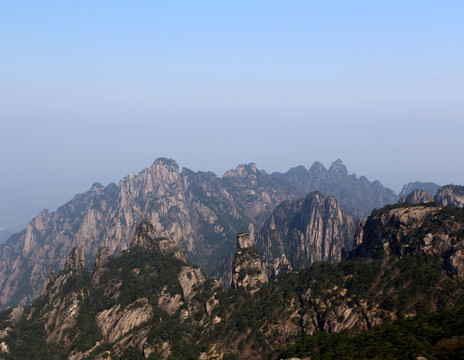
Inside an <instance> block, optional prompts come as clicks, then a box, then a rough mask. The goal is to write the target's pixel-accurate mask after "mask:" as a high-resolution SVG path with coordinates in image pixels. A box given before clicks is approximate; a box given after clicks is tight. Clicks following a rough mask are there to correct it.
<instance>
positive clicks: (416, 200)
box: [398, 189, 434, 204]
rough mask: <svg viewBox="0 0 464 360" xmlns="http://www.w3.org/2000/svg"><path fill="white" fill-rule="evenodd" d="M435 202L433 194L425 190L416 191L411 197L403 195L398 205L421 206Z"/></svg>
mask: <svg viewBox="0 0 464 360" xmlns="http://www.w3.org/2000/svg"><path fill="white" fill-rule="evenodd" d="M431 201H434V199H433V196H432V194H430V193H429V192H428V191H427V190H424V189H416V190H414V191H413V192H411V193H410V194H409V195H407V196H405V195H403V196H402V197H401V198H400V200H399V201H398V203H408V204H421V203H427V202H431Z"/></svg>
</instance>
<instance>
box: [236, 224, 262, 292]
mask: <svg viewBox="0 0 464 360" xmlns="http://www.w3.org/2000/svg"><path fill="white" fill-rule="evenodd" d="M252 243H253V242H252V240H251V238H250V234H247V233H239V234H238V235H237V252H236V254H235V258H234V261H233V262H232V284H231V285H232V288H234V289H237V288H239V287H244V288H247V289H249V290H250V291H251V292H252V293H253V292H254V291H256V290H258V289H259V287H260V286H261V285H262V284H265V283H267V281H268V278H267V275H266V271H265V268H264V266H263V264H262V262H261V257H260V255H259V251H258V249H256V247H254V246H253V245H252Z"/></svg>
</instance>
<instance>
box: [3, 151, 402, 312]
mask: <svg viewBox="0 0 464 360" xmlns="http://www.w3.org/2000/svg"><path fill="white" fill-rule="evenodd" d="M339 165H340V164H339ZM340 166H341V165H340ZM317 169H318V170H317ZM316 170H317V171H316ZM318 171H319V172H318ZM337 174H338V173H337ZM229 175H230V176H229ZM315 190H319V191H320V192H321V193H322V194H323V195H324V196H327V195H333V196H335V197H336V198H337V199H339V201H340V204H341V206H342V208H343V209H344V210H347V211H349V212H352V214H353V215H354V216H356V217H359V218H363V217H367V216H368V214H369V213H370V211H371V210H372V209H373V208H380V207H382V206H383V205H384V204H385V203H394V202H396V201H397V198H396V197H395V196H394V194H393V196H391V193H390V191H389V190H388V189H385V188H383V187H382V186H374V184H372V183H370V182H361V181H359V180H358V179H356V178H353V177H352V176H343V175H342V176H339V175H337V176H335V175H334V174H332V173H330V172H329V171H327V170H326V169H325V168H324V167H323V166H322V164H320V163H316V164H315V165H313V167H312V168H311V171H308V170H306V169H305V168H303V167H302V166H301V167H297V168H295V170H291V171H289V172H288V173H286V174H278V173H274V174H272V175H268V174H267V173H266V172H264V171H261V170H259V169H258V168H257V167H256V165H255V164H253V163H250V164H242V165H239V166H237V167H236V169H234V170H230V171H229V172H228V175H227V176H224V177H218V176H216V175H214V174H213V173H210V172H201V171H199V172H195V171H187V170H185V171H184V170H183V171H182V173H181V172H180V171H179V167H178V165H177V163H176V162H175V161H174V160H172V159H167V158H159V159H156V160H155V161H154V162H153V165H151V166H149V167H147V168H145V169H142V170H141V171H140V172H139V173H138V174H129V175H128V176H126V177H124V178H123V179H121V180H120V181H119V183H118V184H114V183H113V184H109V185H108V186H106V187H102V186H100V185H94V186H93V188H91V189H90V190H89V191H87V192H85V193H82V194H78V195H76V196H74V197H73V198H72V199H71V200H70V201H69V202H67V203H66V204H64V205H63V206H60V207H58V208H57V210H56V211H55V212H48V211H46V212H42V213H41V214H39V216H37V217H36V218H35V219H34V220H32V221H31V222H30V224H29V226H28V227H27V229H25V230H24V231H23V232H21V233H18V234H16V235H14V236H13V237H12V238H10V239H11V240H9V241H7V242H5V243H4V244H2V245H1V246H0V308H4V307H8V306H16V305H18V304H27V303H28V302H30V301H31V300H32V299H33V298H34V297H36V296H38V295H39V294H40V292H41V290H42V284H43V281H44V280H45V277H46V275H47V273H48V270H49V269H52V268H54V269H58V268H60V267H61V266H62V265H63V264H64V262H65V261H66V258H67V256H68V254H69V253H70V251H71V250H72V248H73V247H75V246H77V245H80V246H83V247H84V252H85V255H86V257H87V258H88V259H91V258H94V257H95V256H96V254H97V251H98V249H100V248H101V247H102V246H106V247H107V248H108V249H109V251H110V252H111V253H112V254H116V253H118V252H120V251H121V250H124V249H127V248H128V246H129V245H130V243H131V241H132V238H133V235H134V233H135V230H136V228H137V226H138V225H139V224H140V222H141V221H142V220H144V219H146V220H148V221H149V222H150V223H151V224H153V227H154V229H155V230H156V233H157V235H156V236H159V237H165V238H168V239H172V240H173V241H175V243H176V244H179V245H180V246H181V247H182V248H183V249H185V251H187V252H188V255H189V257H190V259H191V260H192V261H193V262H195V263H196V264H199V265H200V266H201V267H202V268H203V269H204V270H205V271H206V272H207V273H209V274H211V273H212V271H213V269H214V267H215V264H216V263H217V262H218V261H219V259H221V258H222V257H223V256H224V255H226V254H232V253H233V252H234V251H235V235H236V234H237V232H239V231H241V230H242V229H248V231H249V232H251V233H256V231H259V229H260V228H261V227H262V226H263V224H264V223H265V222H266V220H267V219H268V218H269V216H270V215H271V214H272V212H273V210H274V209H275V208H276V206H277V205H278V204H280V203H281V202H283V201H293V200H296V199H298V198H300V197H305V196H306V195H307V194H308V193H309V192H310V191H315ZM392 197H393V200H391V198H392ZM253 229H255V231H253ZM50 249H53V250H52V251H51V250H50Z"/></svg>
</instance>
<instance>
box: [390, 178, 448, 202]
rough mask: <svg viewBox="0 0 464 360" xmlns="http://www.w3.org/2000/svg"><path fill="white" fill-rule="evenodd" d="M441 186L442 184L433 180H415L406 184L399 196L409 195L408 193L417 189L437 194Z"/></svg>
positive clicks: (433, 194)
mask: <svg viewBox="0 0 464 360" xmlns="http://www.w3.org/2000/svg"><path fill="white" fill-rule="evenodd" d="M440 187H441V186H440V185H437V184H435V183H433V182H420V181H414V182H410V183H408V184H406V185H404V186H403V188H402V189H401V192H400V193H399V194H398V197H399V198H402V197H403V196H407V195H408V194H410V193H411V192H413V191H414V190H417V189H424V190H427V191H428V192H429V193H430V194H432V196H435V195H436V193H437V191H438V189H440Z"/></svg>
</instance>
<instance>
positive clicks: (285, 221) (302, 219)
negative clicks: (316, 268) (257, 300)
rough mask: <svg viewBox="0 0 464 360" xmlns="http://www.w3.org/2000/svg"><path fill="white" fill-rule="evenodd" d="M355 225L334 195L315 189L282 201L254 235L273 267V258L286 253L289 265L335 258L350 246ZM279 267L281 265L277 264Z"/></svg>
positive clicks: (301, 266) (299, 265) (302, 264)
mask: <svg viewBox="0 0 464 360" xmlns="http://www.w3.org/2000/svg"><path fill="white" fill-rule="evenodd" d="M355 230H356V225H355V221H354V219H353V217H352V216H351V215H349V214H347V213H345V212H344V211H342V210H341V208H340V204H339V203H338V201H337V199H335V198H334V197H333V196H329V197H327V198H324V197H323V196H322V195H321V193H319V192H317V191H315V192H312V193H309V194H308V195H307V196H306V198H304V199H298V200H295V201H292V202H290V201H289V202H283V203H281V204H280V205H279V206H277V207H276V209H275V210H274V212H273V214H272V216H271V218H270V219H269V220H268V221H267V222H266V223H265V225H264V227H263V228H262V230H261V232H260V233H259V235H258V237H257V242H256V243H257V244H258V247H259V249H260V250H261V252H262V254H263V257H264V259H265V261H266V263H267V264H268V266H271V268H268V273H269V274H270V275H271V274H272V273H273V272H274V270H273V268H274V265H273V264H274V261H275V259H276V258H281V256H282V254H285V258H286V259H288V261H289V263H290V265H291V267H292V268H305V267H308V266H309V265H310V264H312V263H313V262H315V261H324V260H331V261H338V260H340V259H341V254H342V250H343V249H348V250H349V249H351V246H352V239H353V235H354V233H355ZM279 266H280V265H279Z"/></svg>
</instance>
